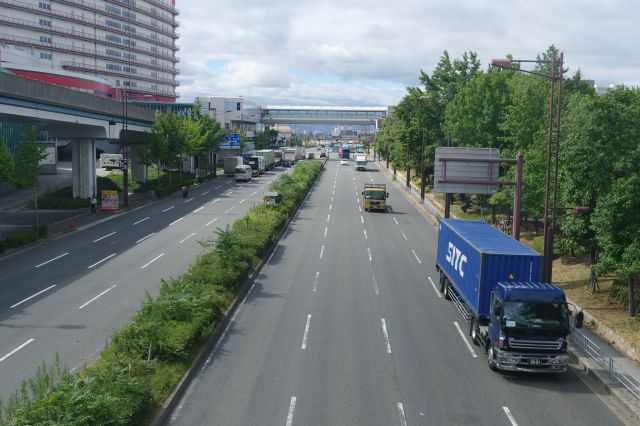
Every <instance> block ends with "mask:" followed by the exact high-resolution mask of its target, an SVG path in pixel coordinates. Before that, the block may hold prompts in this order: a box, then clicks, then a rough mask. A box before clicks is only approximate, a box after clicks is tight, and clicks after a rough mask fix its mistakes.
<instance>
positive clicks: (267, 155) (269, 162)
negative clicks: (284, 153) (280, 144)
mask: <svg viewBox="0 0 640 426" xmlns="http://www.w3.org/2000/svg"><path fill="white" fill-rule="evenodd" d="M255 154H256V155H257V156H260V157H264V167H265V170H271V169H273V168H274V167H275V156H274V154H273V150H271V149H260V150H257V151H256V152H255Z"/></svg>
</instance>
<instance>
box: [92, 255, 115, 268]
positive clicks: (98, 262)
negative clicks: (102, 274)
mask: <svg viewBox="0 0 640 426" xmlns="http://www.w3.org/2000/svg"><path fill="white" fill-rule="evenodd" d="M115 255H116V254H115V253H111V254H110V255H109V256H107V257H105V258H104V259H102V260H99V261H97V262H96V263H94V264H93V265H90V266H88V267H87V269H91V268H93V267H94V266H98V265H99V264H101V263H102V262H104V261H106V260H109V259H111V258H112V257H113V256H115Z"/></svg>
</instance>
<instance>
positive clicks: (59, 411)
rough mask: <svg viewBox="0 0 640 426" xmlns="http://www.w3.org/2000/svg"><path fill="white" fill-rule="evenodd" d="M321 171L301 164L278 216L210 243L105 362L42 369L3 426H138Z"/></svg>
mask: <svg viewBox="0 0 640 426" xmlns="http://www.w3.org/2000/svg"><path fill="white" fill-rule="evenodd" d="M320 170H321V163H320V162H319V161H301V162H299V163H298V164H296V166H295V168H294V170H293V173H291V174H282V175H281V176H279V177H278V178H277V179H276V180H275V181H274V182H273V183H272V184H271V187H270V188H271V190H272V191H276V192H278V193H279V194H280V202H279V204H278V205H277V206H275V207H270V206H267V205H266V204H259V205H256V206H254V207H252V208H251V210H249V212H248V213H247V214H246V215H245V216H243V217H242V218H240V219H238V220H236V221H235V222H234V223H233V225H232V226H231V227H227V228H226V229H217V231H216V233H215V235H212V236H211V238H209V239H207V240H204V241H201V244H202V246H203V247H204V248H205V249H206V250H205V253H204V254H202V255H201V256H199V257H198V258H197V259H196V261H195V262H194V263H193V264H192V265H191V266H190V267H189V270H188V271H187V272H186V273H185V274H183V275H181V276H179V277H177V278H172V279H169V280H167V281H163V282H162V284H161V287H160V292H159V295H158V296H157V297H155V298H153V297H151V296H148V297H147V300H146V301H145V302H144V303H142V305H141V306H140V308H139V309H138V311H137V312H136V313H135V314H134V315H133V317H132V319H131V320H130V321H129V322H128V323H126V324H124V325H123V326H121V327H120V328H119V329H118V330H116V331H115V333H114V334H113V336H112V338H111V341H110V343H109V344H108V345H107V347H106V348H105V349H104V350H103V352H102V354H101V356H100V358H99V359H98V360H97V361H96V362H94V363H92V364H91V365H87V366H85V368H84V369H83V370H82V371H81V372H79V373H76V374H71V373H69V372H67V371H66V370H65V369H64V368H62V367H61V366H60V362H59V361H58V360H57V359H56V361H55V362H54V364H53V366H52V367H47V366H44V365H43V366H41V367H40V368H39V369H38V371H37V373H36V375H35V376H34V377H33V378H31V379H30V380H26V381H24V382H23V384H22V388H21V389H20V390H19V391H18V392H16V393H15V394H14V395H13V396H12V397H11V399H10V400H9V401H7V403H6V404H4V407H3V408H2V409H0V424H2V425H12V426H13V425H35V424H64V425H96V424H118V425H139V424H146V423H148V422H149V420H150V417H151V416H152V415H153V414H154V412H155V411H156V410H157V409H158V408H159V406H160V405H161V404H162V402H163V401H164V400H165V399H166V398H167V397H168V395H169V394H170V393H171V391H172V390H173V388H174V387H175V386H176V385H177V383H178V382H179V381H180V379H181V378H182V376H183V375H184V374H185V372H186V371H187V369H188V368H189V366H190V365H191V363H192V361H193V359H194V356H195V355H196V354H197V353H198V351H199V350H200V348H201V347H202V346H203V344H204V343H205V342H206V340H207V339H208V338H209V337H210V336H211V335H212V333H213V332H214V330H215V329H216V327H217V325H218V323H219V321H220V319H221V318H222V317H223V316H224V315H225V312H226V309H227V308H228V306H229V305H230V303H231V302H232V300H233V298H234V297H235V296H236V294H237V293H238V291H239V290H240V288H241V287H242V286H243V285H244V284H245V283H246V282H247V279H248V278H249V275H250V274H251V272H252V271H253V270H254V268H256V267H257V266H258V264H259V263H260V261H261V259H263V258H264V256H265V255H266V254H267V253H268V252H269V251H270V250H271V249H272V248H273V246H274V244H275V242H276V241H277V238H278V237H279V235H280V233H281V232H282V230H283V228H284V226H285V225H286V223H287V221H288V219H289V218H290V217H291V215H292V214H293V213H294V211H295V209H296V207H297V206H298V205H299V204H300V202H301V201H302V200H303V199H304V197H305V195H306V194H307V192H308V191H309V189H310V188H311V185H312V184H313V182H314V181H315V179H316V178H317V176H318V175H319V173H320Z"/></svg>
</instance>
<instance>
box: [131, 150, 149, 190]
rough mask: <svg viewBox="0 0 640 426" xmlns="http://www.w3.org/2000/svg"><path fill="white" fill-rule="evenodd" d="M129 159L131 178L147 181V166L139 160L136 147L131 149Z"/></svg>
mask: <svg viewBox="0 0 640 426" xmlns="http://www.w3.org/2000/svg"><path fill="white" fill-rule="evenodd" d="M129 161H130V162H131V179H133V180H135V181H136V182H138V183H145V182H146V181H147V179H148V176H147V166H146V165H145V164H143V163H140V162H138V155H137V154H136V150H135V149H129Z"/></svg>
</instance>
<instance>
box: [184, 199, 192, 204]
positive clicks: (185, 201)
mask: <svg viewBox="0 0 640 426" xmlns="http://www.w3.org/2000/svg"><path fill="white" fill-rule="evenodd" d="M189 201H193V198H189V199H188V200H184V203H185V204H187V203H188V202H189Z"/></svg>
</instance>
